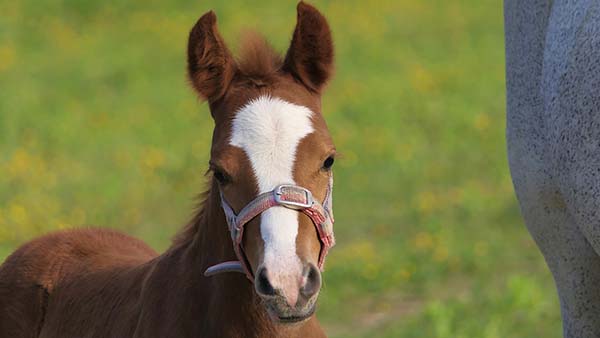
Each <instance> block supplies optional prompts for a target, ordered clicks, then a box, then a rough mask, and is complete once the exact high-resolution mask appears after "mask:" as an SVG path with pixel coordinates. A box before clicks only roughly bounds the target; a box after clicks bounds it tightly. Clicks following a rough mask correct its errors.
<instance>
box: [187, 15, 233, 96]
mask: <svg viewBox="0 0 600 338" xmlns="http://www.w3.org/2000/svg"><path fill="white" fill-rule="evenodd" d="M234 73H235V64H234V61H233V57H232V55H231V53H230V52H229V50H228V49H227V46H226V45H225V42H224V41H223V38H222V37H221V35H220V34H219V31H218V30H217V16H216V15H215V13H214V12H213V11H210V12H207V13H206V14H204V15H202V17H201V18H200V19H199V20H198V22H196V25H195V26H194V28H192V31H191V32H190V37H189V40H188V76H189V78H190V81H191V82H192V85H193V86H194V88H195V89H196V90H197V91H198V93H199V94H200V96H201V97H202V98H204V99H207V100H208V101H209V102H213V101H215V100H218V99H220V98H221V97H222V96H223V95H224V94H225V91H226V90H227V87H228V86H229V83H230V82H231V79H232V78H233V75H234Z"/></svg>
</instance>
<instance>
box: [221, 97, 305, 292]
mask: <svg viewBox="0 0 600 338" xmlns="http://www.w3.org/2000/svg"><path fill="white" fill-rule="evenodd" d="M311 115H312V111H311V110H310V109H308V108H306V107H303V106H298V105H295V104H292V103H289V102H286V101H284V100H281V99H279V98H274V97H270V96H261V97H259V98H258V99H255V100H252V101H250V102H249V103H247V104H246V105H245V106H244V107H242V108H241V109H240V110H239V111H238V112H237V114H236V116H235V118H234V120H233V129H232V134H231V141H230V144H231V145H233V146H236V147H240V148H242V149H243V150H244V151H245V153H246V155H247V156H248V158H249V159H250V163H251V164H252V168H253V170H254V175H255V177H256V180H257V182H258V190H259V193H263V192H266V191H270V190H273V188H275V187H276V186H277V185H279V184H295V182H294V177H293V169H294V162H295V159H296V148H297V147H298V144H299V143H300V140H301V139H302V138H304V137H305V136H306V135H308V134H310V133H312V132H313V131H314V129H313V126H312V121H311ZM260 224H261V225H260V230H261V234H262V238H263V240H264V242H265V248H264V249H265V250H264V252H265V257H264V264H265V267H266V268H267V272H268V274H269V276H270V279H271V283H273V284H274V286H276V287H277V285H276V284H290V283H293V281H292V280H286V279H292V278H293V279H296V278H298V276H300V274H301V272H302V265H301V262H300V259H299V258H298V255H297V254H296V236H297V235H298V212H297V211H294V210H290V209H287V208H284V207H280V206H277V207H273V208H270V209H268V210H266V211H265V212H263V213H262V214H261V223H260ZM273 279H276V280H273Z"/></svg>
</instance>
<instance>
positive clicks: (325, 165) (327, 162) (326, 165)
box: [323, 156, 335, 170]
mask: <svg viewBox="0 0 600 338" xmlns="http://www.w3.org/2000/svg"><path fill="white" fill-rule="evenodd" d="M333 162H335V159H334V158H333V156H329V157H328V158H327V159H326V160H325V162H323V169H325V170H330V169H331V167H332V166H333Z"/></svg>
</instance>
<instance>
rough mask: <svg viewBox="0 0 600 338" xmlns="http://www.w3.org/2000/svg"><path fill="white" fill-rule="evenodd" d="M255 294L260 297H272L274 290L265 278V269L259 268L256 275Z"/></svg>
mask: <svg viewBox="0 0 600 338" xmlns="http://www.w3.org/2000/svg"><path fill="white" fill-rule="evenodd" d="M255 283H256V292H258V294H259V295H262V296H274V295H275V289H274V288H273V285H271V282H269V278H268V277H267V269H265V268H264V267H261V268H259V269H258V273H257V274H256V282H255Z"/></svg>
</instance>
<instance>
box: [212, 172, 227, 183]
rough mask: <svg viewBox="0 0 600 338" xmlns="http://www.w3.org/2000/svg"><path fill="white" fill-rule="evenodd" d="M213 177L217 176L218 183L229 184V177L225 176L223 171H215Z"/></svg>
mask: <svg viewBox="0 0 600 338" xmlns="http://www.w3.org/2000/svg"><path fill="white" fill-rule="evenodd" d="M213 175H214V176H215V179H217V181H219V183H221V184H225V183H227V176H226V175H225V174H223V172H222V171H219V170H215V171H214V173H213Z"/></svg>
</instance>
